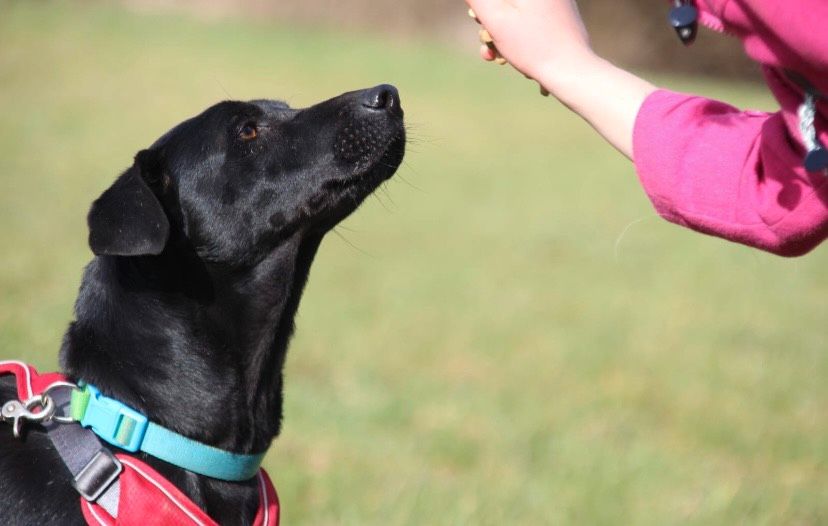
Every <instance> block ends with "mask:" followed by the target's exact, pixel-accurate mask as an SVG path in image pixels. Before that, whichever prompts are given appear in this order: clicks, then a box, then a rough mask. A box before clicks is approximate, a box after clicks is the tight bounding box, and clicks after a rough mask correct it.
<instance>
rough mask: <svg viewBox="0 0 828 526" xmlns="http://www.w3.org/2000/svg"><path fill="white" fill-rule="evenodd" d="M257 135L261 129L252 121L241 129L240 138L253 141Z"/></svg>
mask: <svg viewBox="0 0 828 526" xmlns="http://www.w3.org/2000/svg"><path fill="white" fill-rule="evenodd" d="M257 135H259V130H258V129H256V125H255V124H253V123H252V122H249V123H247V124H245V125H244V126H242V127H241V129H240V130H239V138H240V139H241V140H243V141H252V140H253V139H255V138H256V136H257Z"/></svg>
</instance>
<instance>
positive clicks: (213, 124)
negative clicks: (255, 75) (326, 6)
mask: <svg viewBox="0 0 828 526" xmlns="http://www.w3.org/2000/svg"><path fill="white" fill-rule="evenodd" d="M404 150H405V131H404V127H403V111H402V108H401V106H400V98H399V94H398V93H397V90H396V89H395V88H394V87H393V86H388V85H382V86H377V87H375V88H371V89H366V90H362V91H355V92H351V93H345V94H343V95H341V96H339V97H336V98H333V99H330V100H328V101H325V102H322V103H320V104H317V105H315V106H312V107H310V108H306V109H301V110H295V109H291V108H290V107H289V106H288V105H286V104H284V103H282V102H277V101H269V100H255V101H251V102H222V103H219V104H217V105H215V106H213V107H211V108H209V109H208V110H206V111H205V112H204V113H202V114H201V115H198V116H197V117H194V118H192V119H189V120H187V121H185V122H183V123H181V124H180V125H178V126H176V127H175V128H173V129H172V130H170V131H169V132H167V134H165V135H164V136H163V137H161V138H160V139H159V140H158V141H156V143H155V144H153V145H152V146H151V147H150V148H149V149H147V150H143V151H141V152H139V153H138V154H137V155H136V157H135V163H134V165H133V166H132V168H130V169H129V170H128V171H127V172H125V173H124V174H123V175H121V176H120V177H119V178H118V179H117V180H116V181H115V183H114V184H113V185H112V186H111V187H110V188H109V189H108V190H106V191H105V192H104V193H103V195H102V196H101V197H100V198H99V199H98V200H96V201H95V202H94V204H93V205H92V209H91V211H90V213H89V217H88V221H89V228H90V233H89V244H90V247H91V248H92V251H93V252H94V253H95V254H96V255H119V256H139V255H156V254H160V253H162V252H163V251H164V249H165V247H166V246H168V244H169V243H170V242H171V239H172V238H174V237H178V236H181V237H183V238H185V239H186V240H187V241H188V243H189V244H190V245H191V246H192V248H193V249H194V250H195V252H196V253H197V254H198V255H199V257H200V258H202V259H204V260H205V261H209V262H215V263H221V264H230V265H234V264H251V263H254V262H255V260H256V259H257V258H259V257H262V256H264V255H265V254H267V253H268V252H269V251H270V250H272V249H273V248H274V247H275V246H277V245H278V244H279V243H280V241H281V240H284V239H286V238H288V237H291V236H294V235H295V234H300V235H301V234H303V233H306V232H316V233H320V232H321V233H324V232H325V231H326V230H328V229H330V228H332V227H333V226H334V225H336V223H338V222H339V221H341V220H342V219H344V218H345V217H346V216H347V215H348V214H350V213H351V212H353V211H354V210H355V209H356V208H357V207H358V206H359V204H360V203H361V202H362V201H363V199H364V198H365V197H366V196H367V195H369V194H370V193H371V192H372V191H373V190H374V189H375V188H376V187H377V186H378V185H379V184H381V183H382V182H383V181H385V180H386V179H388V178H389V177H390V176H391V175H393V173H394V172H395V171H396V169H397V167H398V166H399V164H400V162H401V161H402V158H403V154H404Z"/></svg>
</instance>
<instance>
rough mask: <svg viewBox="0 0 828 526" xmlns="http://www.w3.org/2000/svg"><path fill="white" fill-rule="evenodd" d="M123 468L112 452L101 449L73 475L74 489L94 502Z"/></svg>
mask: <svg viewBox="0 0 828 526" xmlns="http://www.w3.org/2000/svg"><path fill="white" fill-rule="evenodd" d="M123 469H124V468H123V466H121V462H120V461H119V460H118V459H117V458H115V455H113V454H112V452H110V451H109V450H108V449H101V450H100V451H98V452H97V453H96V454H95V456H94V457H92V460H90V461H89V463H87V464H86V465H85V466H84V467H83V469H81V470H80V471H79V472H78V474H77V475H75V482H74V485H75V489H76V490H78V493H80V494H81V496H82V497H83V498H84V499H86V500H88V501H90V502H94V501H96V500H98V497H100V496H101V495H103V493H104V492H105V491H106V490H107V488H109V486H111V485H112V483H113V482H115V481H116V480H117V479H118V477H119V476H120V475H121V471H123Z"/></svg>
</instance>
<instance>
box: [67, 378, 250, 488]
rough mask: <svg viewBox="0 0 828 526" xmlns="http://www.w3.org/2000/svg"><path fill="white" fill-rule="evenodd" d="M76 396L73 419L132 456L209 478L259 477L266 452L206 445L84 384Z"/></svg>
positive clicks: (230, 479) (232, 479)
mask: <svg viewBox="0 0 828 526" xmlns="http://www.w3.org/2000/svg"><path fill="white" fill-rule="evenodd" d="M81 385H82V390H75V391H73V393H72V404H71V411H72V418H73V419H74V420H77V421H78V422H80V424H81V425H82V426H83V427H88V428H90V429H91V430H92V431H93V432H94V433H95V434H96V435H98V436H99V437H100V438H101V439H103V440H105V441H106V442H109V443H110V444H112V445H114V446H117V447H119V448H121V449H125V450H126V451H130V452H132V453H134V452H136V451H143V452H144V453H146V454H148V455H151V456H153V457H156V458H159V459H161V460H163V461H165V462H169V463H170V464H173V465H176V466H178V467H180V468H184V469H186V470H188V471H192V472H193V473H198V474H200V475H205V476H208V477H212V478H216V479H221V480H229V481H241V480H248V479H250V478H252V477H253V476H255V475H256V472H258V471H259V466H260V465H261V463H262V458H264V453H259V454H257V455H241V454H238V453H232V452H230V451H224V450H223V449H218V448H216V447H213V446H208V445H207V444H202V443H201V442H197V441H195V440H193V439H191V438H187V437H185V436H184V435H180V434H178V433H176V432H174V431H170V430H169V429H167V428H165V427H162V426H159V425H158V424H156V423H154V422H150V421H149V419H148V418H147V417H146V416H144V415H142V414H141V413H139V412H138V411H135V410H134V409H132V408H130V407H128V406H126V405H125V404H123V403H121V402H119V401H118V400H115V399H114V398H109V397H106V396H104V395H102V394H101V392H100V391H99V390H98V389H97V388H95V386H93V385H89V384H85V385H84V384H81Z"/></svg>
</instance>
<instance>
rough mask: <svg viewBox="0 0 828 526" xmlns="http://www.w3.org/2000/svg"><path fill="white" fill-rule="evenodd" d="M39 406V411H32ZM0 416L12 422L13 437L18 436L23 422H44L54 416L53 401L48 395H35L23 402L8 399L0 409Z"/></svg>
mask: <svg viewBox="0 0 828 526" xmlns="http://www.w3.org/2000/svg"><path fill="white" fill-rule="evenodd" d="M38 408H40V411H38V412H36V413H35V412H34V410H35V409H38ZM0 416H2V418H3V420H4V421H5V422H11V423H12V431H13V432H14V437H15V438H20V430H21V429H22V428H23V423H24V422H44V421H47V420H49V419H50V418H52V417H53V416H55V402H54V401H53V400H52V398H51V397H49V396H44V395H42V394H39V395H35V396H33V397H31V398H29V399H28V400H26V401H25V402H20V401H19V400H9V401H8V402H6V403H5V404H3V408H2V409H0Z"/></svg>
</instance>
